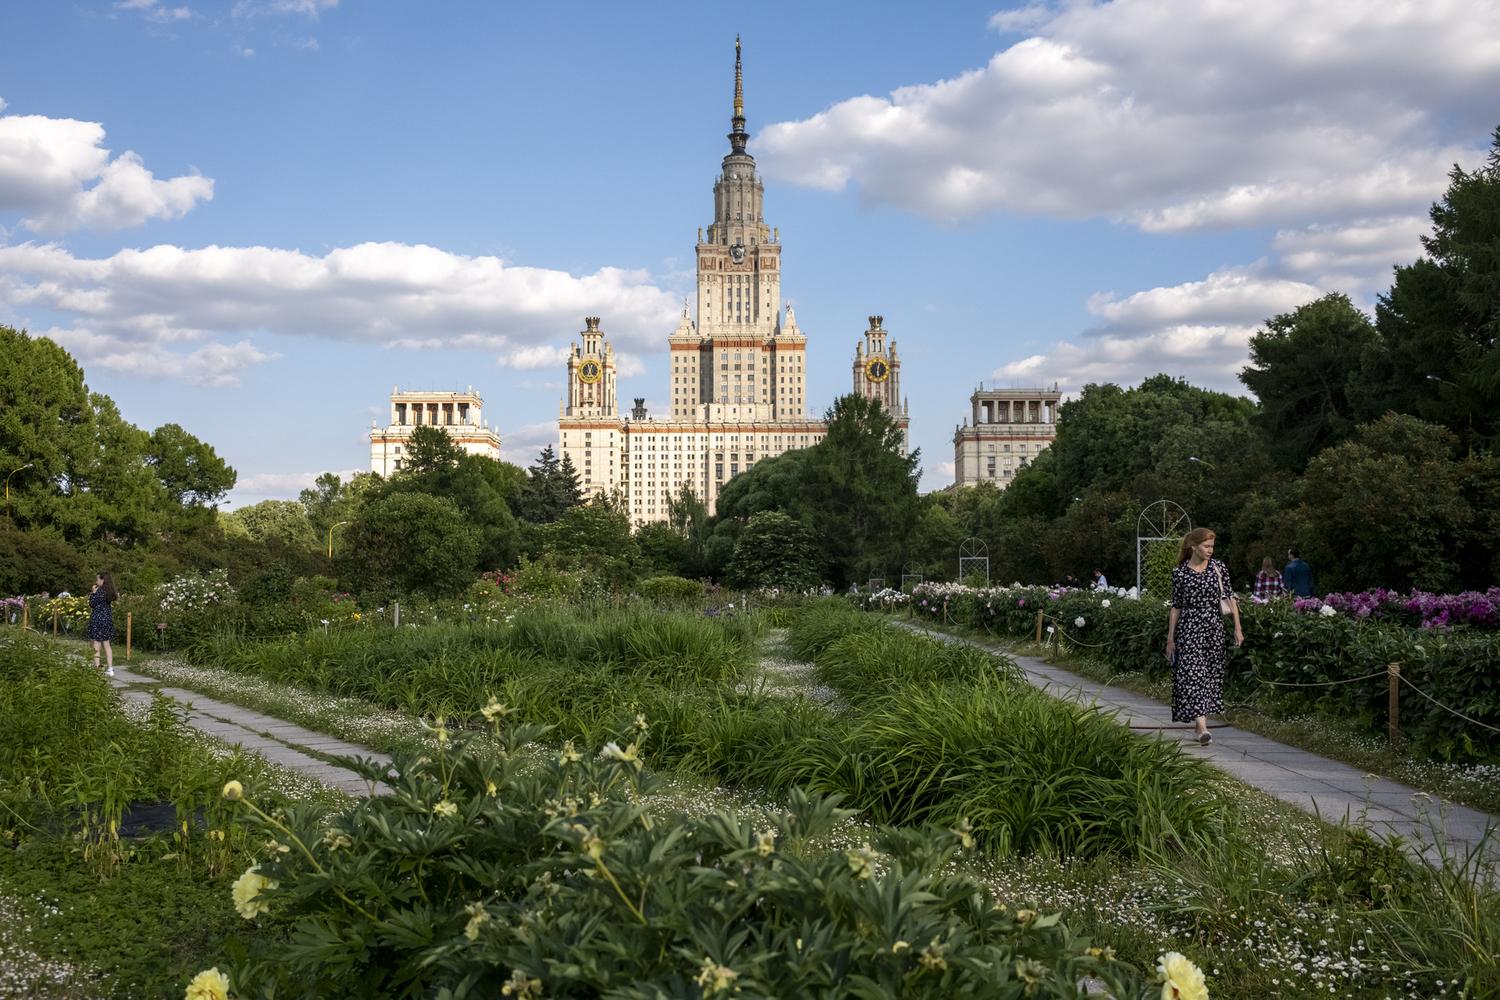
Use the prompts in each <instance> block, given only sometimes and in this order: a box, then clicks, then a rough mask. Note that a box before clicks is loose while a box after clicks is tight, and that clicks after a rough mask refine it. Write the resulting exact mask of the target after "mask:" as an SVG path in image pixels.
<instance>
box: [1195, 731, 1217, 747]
mask: <svg viewBox="0 0 1500 1000" xmlns="http://www.w3.org/2000/svg"><path fill="white" fill-rule="evenodd" d="M1213 741H1214V734H1213V733H1199V734H1198V745H1199V746H1200V747H1206V746H1208V745H1209V744H1210V743H1212V742H1213Z"/></svg>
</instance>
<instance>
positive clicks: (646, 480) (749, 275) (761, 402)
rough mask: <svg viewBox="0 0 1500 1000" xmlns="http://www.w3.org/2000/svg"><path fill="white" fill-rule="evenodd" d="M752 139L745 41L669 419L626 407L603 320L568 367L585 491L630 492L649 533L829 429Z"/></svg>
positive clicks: (635, 513)
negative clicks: (814, 400) (687, 501)
mask: <svg viewBox="0 0 1500 1000" xmlns="http://www.w3.org/2000/svg"><path fill="white" fill-rule="evenodd" d="M749 141H750V133H749V132H748V131H746V129H745V85H744V71H743V64H742V61H741V52H740V42H739V39H738V38H736V39H735V43H734V113H733V115H732V116H731V117H730V131H729V152H728V153H727V154H726V155H725V156H724V159H723V161H722V162H721V164H720V169H719V176H718V177H717V178H716V179H715V180H714V213H713V221H712V222H710V223H709V224H708V227H707V232H706V233H705V231H704V230H703V229H699V230H698V241H697V244H696V246H695V253H696V255H697V263H698V268H697V300H698V301H697V310H696V321H695V318H694V309H693V304H692V303H691V301H685V302H683V305H682V317H681V319H680V320H679V321H678V323H677V328H676V329H675V330H674V331H672V333H671V335H670V336H669V337H668V338H667V344H668V347H669V348H670V354H671V360H670V365H669V367H670V369H671V372H670V377H671V383H670V385H669V394H668V396H667V406H666V410H667V415H666V416H665V418H655V417H652V416H651V415H650V414H649V413H648V412H647V407H646V403H645V400H644V399H643V398H642V399H637V400H636V405H635V407H634V408H633V409H631V411H630V412H629V413H628V414H621V413H620V412H619V410H618V409H617V407H616V403H615V387H614V358H613V354H612V353H611V351H610V349H609V346H608V344H607V343H605V341H604V338H603V334H601V333H599V331H598V323H599V321H598V320H596V319H590V320H588V321H587V325H588V329H587V330H585V331H584V335H583V336H584V344H583V348H582V349H581V350H580V349H579V348H578V347H577V346H576V345H575V347H574V348H573V351H572V353H571V354H570V355H569V358H568V396H567V399H566V400H565V402H564V405H563V408H562V419H561V420H559V421H558V430H559V433H560V437H561V444H562V453H563V454H564V455H569V456H571V457H572V459H573V464H574V466H575V467H577V469H578V470H579V473H580V478H581V479H582V480H583V488H584V491H585V492H586V493H598V492H602V493H605V494H606V495H611V496H615V495H618V496H619V498H620V499H621V501H622V502H623V503H624V504H625V508H626V510H627V511H628V512H629V515H630V518H631V520H632V521H633V522H634V523H635V524H637V525H641V524H647V523H649V522H652V521H660V520H664V519H665V518H666V517H667V515H668V511H669V509H670V507H669V504H670V502H671V500H672V499H674V498H676V497H679V496H681V495H682V491H683V490H685V489H686V490H692V492H693V493H694V494H695V495H696V496H697V497H698V498H700V499H702V500H704V501H706V502H707V504H708V507H709V510H710V511H712V510H713V509H714V507H715V504H716V503H717V501H718V497H719V491H720V489H722V488H723V486H724V484H725V483H726V482H728V481H729V480H731V479H733V478H734V477H735V476H737V475H739V474H740V473H741V472H744V471H747V470H749V469H751V468H754V466H755V465H756V463H757V462H760V461H763V460H764V459H767V458H772V457H774V456H776V455H781V454H784V453H785V452H788V451H796V450H798V449H801V448H810V447H812V446H813V445H815V444H817V443H818V442H819V441H821V440H822V439H823V436H824V435H825V434H826V433H827V427H826V426H825V425H824V424H823V423H822V422H820V421H815V420H809V419H807V398H806V381H805V380H806V377H807V373H806V363H805V360H804V359H805V357H806V354H807V338H806V337H805V336H803V334H802V331H801V330H799V329H798V328H797V319H796V316H795V315H794V314H793V312H792V309H791V308H790V307H788V308H787V310H786V318H785V321H783V320H782V318H781V241H780V238H779V234H778V233H777V231H776V229H775V228H773V227H771V226H768V225H767V224H766V221H765V212H764V206H765V186H764V185H763V184H762V183H761V180H760V177H759V176H758V175H757V174H756V172H755V158H754V157H752V156H751V155H750V152H749V149H748V143H749ZM589 379H596V380H597V382H590V381H589Z"/></svg>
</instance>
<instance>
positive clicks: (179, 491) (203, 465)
mask: <svg viewBox="0 0 1500 1000" xmlns="http://www.w3.org/2000/svg"><path fill="white" fill-rule="evenodd" d="M146 462H147V464H149V465H150V466H151V468H152V470H153V471H155V473H156V478H157V479H159V480H160V481H161V484H162V486H163V487H164V488H165V489H166V491H167V496H168V497H170V498H171V499H172V502H173V503H174V504H177V505H179V506H192V507H208V506H212V505H214V504H216V503H218V502H219V501H220V500H222V499H223V498H224V494H226V493H228V492H229V491H230V490H232V489H234V483H235V479H236V476H235V471H234V470H233V469H231V468H230V467H229V465H228V463H226V462H225V461H224V460H223V459H222V458H220V457H219V455H218V453H217V452H216V451H214V449H213V446H212V445H210V444H208V443H207V442H205V441H202V440H199V439H198V438H196V437H194V436H193V435H191V434H189V433H188V432H187V431H185V430H183V429H182V427H180V426H179V425H177V424H163V425H162V426H160V427H158V428H157V429H156V430H154V431H152V432H151V439H150V442H149V443H148V444H147V446H146Z"/></svg>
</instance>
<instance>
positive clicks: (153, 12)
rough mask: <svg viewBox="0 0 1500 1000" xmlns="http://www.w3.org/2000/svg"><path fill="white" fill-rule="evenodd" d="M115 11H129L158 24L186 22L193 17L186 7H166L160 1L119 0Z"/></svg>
mask: <svg viewBox="0 0 1500 1000" xmlns="http://www.w3.org/2000/svg"><path fill="white" fill-rule="evenodd" d="M115 9H116V10H124V11H130V12H132V13H137V14H140V15H142V16H143V17H145V18H146V19H147V20H151V21H156V22H158V23H170V22H172V21H186V20H187V19H188V18H190V17H192V16H193V12H192V10H191V9H190V8H188V7H167V6H165V5H163V4H162V2H161V0H119V2H118V3H116V4H115Z"/></svg>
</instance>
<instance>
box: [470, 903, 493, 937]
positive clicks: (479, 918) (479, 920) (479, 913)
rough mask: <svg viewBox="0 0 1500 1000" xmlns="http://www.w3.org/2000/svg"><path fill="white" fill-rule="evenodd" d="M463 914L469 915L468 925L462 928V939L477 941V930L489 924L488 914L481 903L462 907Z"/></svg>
mask: <svg viewBox="0 0 1500 1000" xmlns="http://www.w3.org/2000/svg"><path fill="white" fill-rule="evenodd" d="M464 912H466V913H468V915H469V923H468V924H467V926H465V927H464V937H466V938H468V939H469V940H470V941H477V940H479V929H480V928H481V927H483V926H484V925H485V924H487V923H489V922H490V913H489V911H488V910H486V909H485V908H484V904H483V903H470V904H469V905H468V906H466V907H464Z"/></svg>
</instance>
